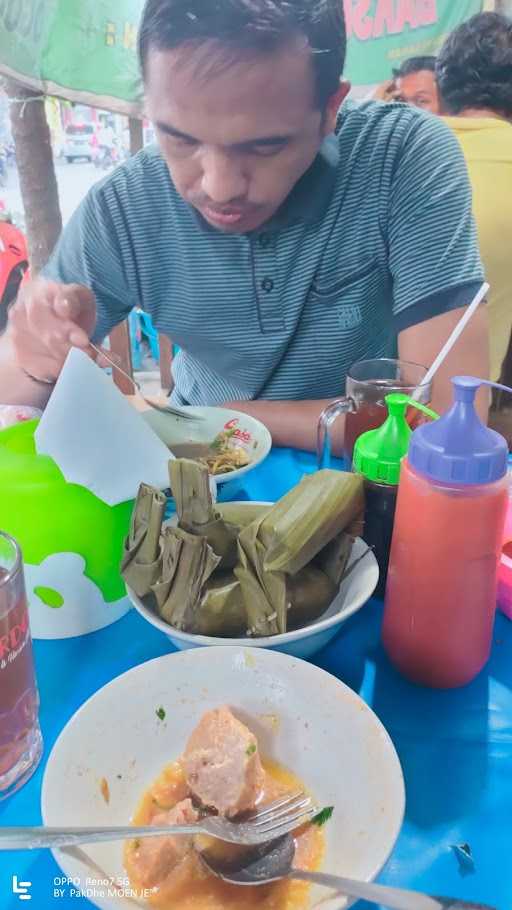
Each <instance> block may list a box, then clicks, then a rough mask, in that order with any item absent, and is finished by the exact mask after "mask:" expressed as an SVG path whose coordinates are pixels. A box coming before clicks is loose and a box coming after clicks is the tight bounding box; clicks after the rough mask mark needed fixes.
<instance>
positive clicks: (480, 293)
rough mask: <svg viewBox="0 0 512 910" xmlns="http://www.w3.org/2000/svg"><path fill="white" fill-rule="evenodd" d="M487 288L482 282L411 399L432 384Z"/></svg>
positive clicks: (418, 396)
mask: <svg viewBox="0 0 512 910" xmlns="http://www.w3.org/2000/svg"><path fill="white" fill-rule="evenodd" d="M489 288H490V285H489V284H487V282H484V284H483V285H482V287H481V288H480V290H479V291H478V294H477V295H476V297H475V298H474V300H473V301H472V303H470V305H469V306H468V308H467V310H466V311H465V313H464V315H463V316H462V318H461V319H459V321H458V323H457V325H456V326H455V328H454V330H453V332H452V334H451V335H450V337H449V338H448V340H447V342H446V344H444V345H443V347H442V348H441V350H440V351H439V354H438V355H437V357H436V359H435V360H434V363H433V364H432V366H431V367H430V369H429V370H428V372H427V374H426V376H425V378H424V379H423V380H422V381H421V385H419V386H418V387H417V388H416V389H415V390H414V392H413V393H412V396H411V397H412V398H414V399H415V400H416V401H417V400H418V399H419V398H420V396H421V391H422V387H423V386H426V385H428V383H429V382H432V379H433V378H434V376H435V374H436V373H437V371H438V369H439V367H440V366H441V364H442V363H444V361H445V359H446V358H447V357H448V354H449V353H450V351H451V349H452V348H453V346H454V344H455V342H456V341H457V340H458V338H460V336H461V335H462V333H463V331H464V329H465V328H466V326H467V324H468V322H469V320H470V319H471V317H472V316H473V315H474V314H475V313H476V311H477V309H478V307H479V306H480V304H481V303H482V300H483V299H484V297H485V295H486V294H487V291H488V290H489Z"/></svg>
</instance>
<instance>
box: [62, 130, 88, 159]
mask: <svg viewBox="0 0 512 910" xmlns="http://www.w3.org/2000/svg"><path fill="white" fill-rule="evenodd" d="M64 133H65V139H64V158H65V159H66V161H67V162H68V164H71V163H72V162H73V161H75V160H76V159H77V158H85V159H86V160H87V161H92V159H93V157H94V152H95V135H94V126H93V125H92V123H70V124H69V126H67V127H66V129H65V131H64Z"/></svg>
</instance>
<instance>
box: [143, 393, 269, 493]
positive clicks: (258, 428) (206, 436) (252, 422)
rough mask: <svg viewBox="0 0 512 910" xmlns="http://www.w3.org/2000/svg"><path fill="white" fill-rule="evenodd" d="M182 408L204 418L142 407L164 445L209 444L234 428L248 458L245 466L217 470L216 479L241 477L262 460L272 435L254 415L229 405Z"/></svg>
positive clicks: (219, 480)
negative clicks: (181, 416) (182, 416)
mask: <svg viewBox="0 0 512 910" xmlns="http://www.w3.org/2000/svg"><path fill="white" fill-rule="evenodd" d="M183 410H184V411H190V413H192V414H197V415H198V416H201V417H202V418H203V419H202V420H186V419H185V418H183V419H180V418H179V417H172V416H171V415H166V414H162V413H161V412H160V411H154V410H147V411H142V417H143V418H144V420H145V421H146V422H147V423H149V425H150V427H151V428H152V429H153V430H154V431H155V433H156V435H157V436H158V437H159V438H160V439H161V440H162V442H164V443H165V445H167V446H172V444H173V443H174V444H175V445H176V444H178V443H181V444H183V443H187V442H196V443H197V442H202V443H205V444H209V443H210V442H213V440H214V439H215V437H216V436H217V435H218V433H222V432H223V431H224V430H229V429H234V430H235V434H236V435H237V438H238V443H239V444H240V445H241V447H242V448H243V449H244V451H246V452H247V454H248V456H249V457H250V459H251V461H250V463H249V464H248V465H245V467H243V468H238V470H237V471H231V472H230V473H229V474H216V475H215V480H216V481H217V483H227V482H228V481H230V480H236V479H237V477H242V476H243V475H244V474H247V472H248V471H252V469H253V468H255V467H256V465H258V464H261V462H262V461H263V460H264V459H265V458H266V457H267V455H268V453H269V452H270V449H271V448H272V437H271V435H270V433H269V431H268V430H267V428H266V426H265V425H264V424H263V423H261V421H260V420H256V418H255V417H249V415H248V414H242V413H241V412H240V411H232V410H230V409H229V408H214V407H204V408H203V407H201V408H199V407H186V408H183Z"/></svg>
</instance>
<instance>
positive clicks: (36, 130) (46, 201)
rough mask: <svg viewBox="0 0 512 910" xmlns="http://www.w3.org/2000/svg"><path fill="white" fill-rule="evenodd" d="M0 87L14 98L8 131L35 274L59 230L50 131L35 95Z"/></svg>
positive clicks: (14, 86) (16, 86) (19, 87)
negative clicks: (12, 140) (13, 149)
mask: <svg viewBox="0 0 512 910" xmlns="http://www.w3.org/2000/svg"><path fill="white" fill-rule="evenodd" d="M4 86H5V90H6V92H7V95H8V97H9V98H13V99H16V101H15V102H14V103H11V105H10V116H11V130H12V135H13V139H14V143H15V148H16V164H17V167H18V175H19V181H20V189H21V197H22V200H23V208H24V210H25V224H26V228H27V241H28V248H29V257H30V268H31V271H32V273H33V274H35V273H37V272H38V271H39V270H40V269H41V268H42V267H43V266H44V265H45V264H46V262H47V261H48V259H49V257H50V254H51V252H52V250H53V248H54V246H55V244H56V242H57V239H58V237H59V234H60V232H61V230H62V217H61V213H60V206H59V192H58V188H57V179H56V176H55V168H54V164H53V155H52V147H51V138H50V129H49V127H48V122H47V120H46V111H45V108H44V101H42V100H40V101H35V100H33V99H34V98H36V97H38V95H37V93H35V92H33V91H30V90H29V89H26V88H24V87H23V86H22V85H20V84H19V83H18V82H15V81H14V80H10V79H5V80H4ZM23 101H26V102H27V103H26V104H23ZM20 102H22V103H20Z"/></svg>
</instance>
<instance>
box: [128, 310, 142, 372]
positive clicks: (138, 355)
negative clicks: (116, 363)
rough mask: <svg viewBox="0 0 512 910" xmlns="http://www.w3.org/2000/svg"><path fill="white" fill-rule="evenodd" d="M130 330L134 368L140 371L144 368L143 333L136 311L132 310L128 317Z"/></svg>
mask: <svg viewBox="0 0 512 910" xmlns="http://www.w3.org/2000/svg"><path fill="white" fill-rule="evenodd" d="M128 328H129V331H130V345H131V349H132V366H133V369H134V370H140V368H141V366H142V350H141V341H142V331H141V326H140V322H139V316H138V313H137V311H136V310H132V311H131V313H130V315H129V316H128Z"/></svg>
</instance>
